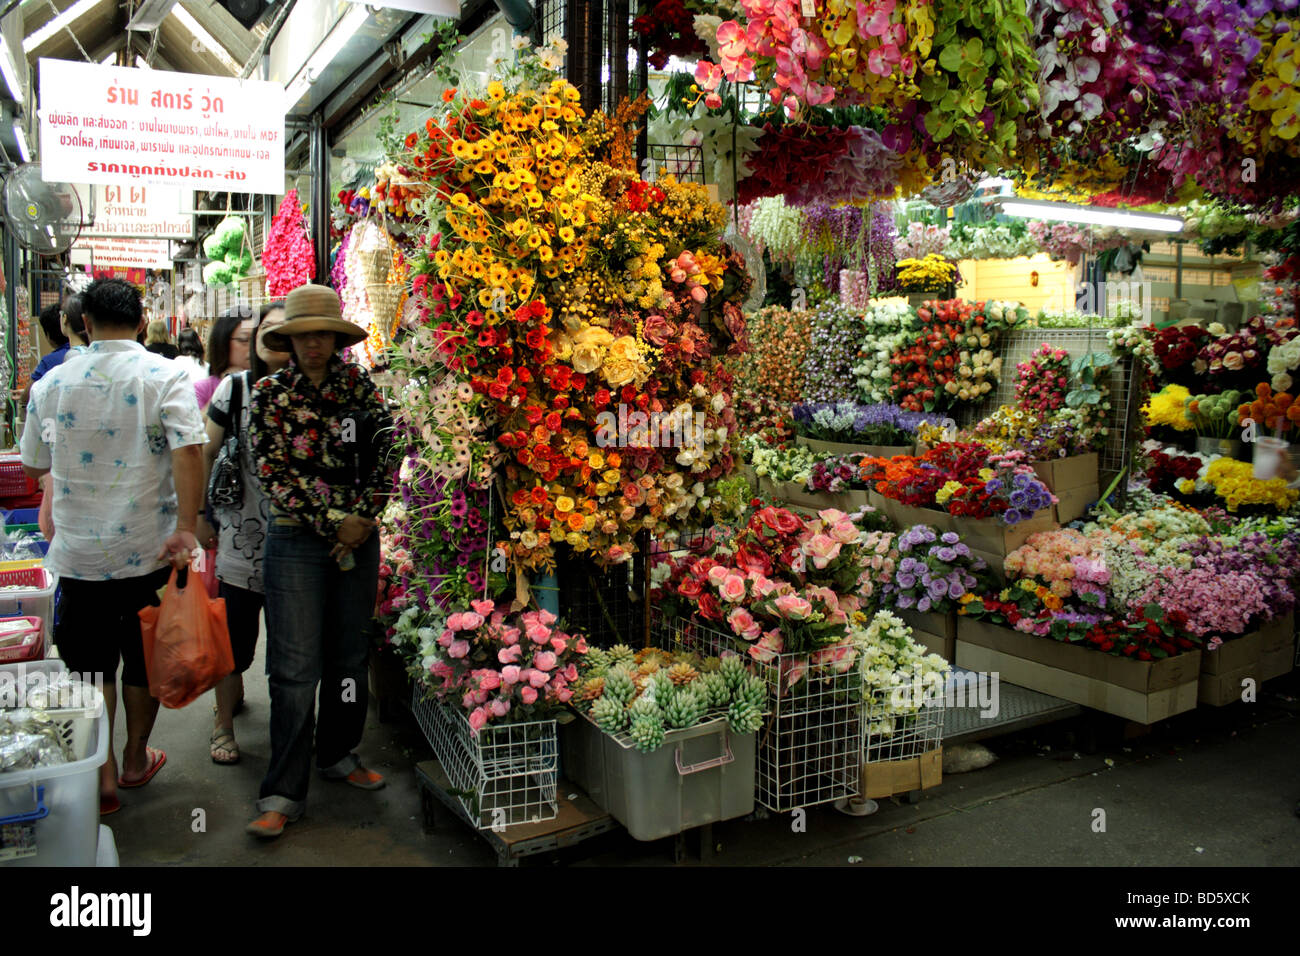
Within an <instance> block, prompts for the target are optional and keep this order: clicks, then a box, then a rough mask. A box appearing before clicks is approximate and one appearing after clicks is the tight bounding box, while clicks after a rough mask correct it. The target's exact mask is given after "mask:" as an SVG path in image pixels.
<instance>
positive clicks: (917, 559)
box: [885, 524, 987, 614]
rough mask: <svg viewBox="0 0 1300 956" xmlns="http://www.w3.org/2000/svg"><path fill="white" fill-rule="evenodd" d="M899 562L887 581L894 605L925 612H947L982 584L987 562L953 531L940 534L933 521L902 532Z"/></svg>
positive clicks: (886, 585)
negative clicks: (981, 573) (932, 525)
mask: <svg viewBox="0 0 1300 956" xmlns="http://www.w3.org/2000/svg"><path fill="white" fill-rule="evenodd" d="M897 543H898V563H897V565H896V566H895V568H894V573H893V575H892V576H891V577H890V578H888V579H887V580H886V581H885V593H886V594H887V595H893V598H894V605H895V606H896V607H898V608H902V609H903V610H912V609H915V610H917V611H920V612H922V613H925V612H927V611H933V612H935V613H940V614H942V613H946V612H947V611H949V610H951V609H952V608H953V607H955V606H956V604H957V602H958V601H960V600H961V598H962V595H964V594H968V593H971V592H973V591H975V590H976V589H977V588H978V587H979V586H980V575H979V572H982V571H984V570H985V568H986V567H987V565H986V564H985V563H984V559H983V558H978V557H975V556H974V555H973V554H971V550H970V548H968V547H967V546H966V545H965V544H963V543H962V541H961V538H960V537H959V536H958V535H957V534H956V533H955V532H952V531H948V532H945V533H944V534H943V535H940V534H939V533H938V532H937V531H936V530H935V529H934V528H931V527H930V526H929V525H923V524H918V525H913V526H912V527H911V528H908V529H907V530H906V531H904V532H903V533H902V534H901V535H899V536H898V542H897Z"/></svg>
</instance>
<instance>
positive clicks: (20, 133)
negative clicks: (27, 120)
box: [14, 120, 32, 163]
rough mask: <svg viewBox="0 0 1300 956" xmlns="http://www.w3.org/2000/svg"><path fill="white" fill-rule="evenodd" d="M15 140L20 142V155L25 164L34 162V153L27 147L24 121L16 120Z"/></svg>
mask: <svg viewBox="0 0 1300 956" xmlns="http://www.w3.org/2000/svg"><path fill="white" fill-rule="evenodd" d="M14 139H16V140H18V154H19V155H20V156H22V158H23V162H24V163H30V162H31V161H32V151H31V149H30V148H29V147H28V145H27V132H26V131H25V130H24V129H23V121H22V120H14Z"/></svg>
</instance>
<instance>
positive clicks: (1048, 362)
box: [1016, 342, 1070, 418]
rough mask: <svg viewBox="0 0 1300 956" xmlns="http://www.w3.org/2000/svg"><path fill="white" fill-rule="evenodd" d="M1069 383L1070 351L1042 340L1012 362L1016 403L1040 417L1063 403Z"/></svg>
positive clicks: (1048, 413)
mask: <svg viewBox="0 0 1300 956" xmlns="http://www.w3.org/2000/svg"><path fill="white" fill-rule="evenodd" d="M1069 384H1070V353H1069V352H1067V351H1066V350H1065V349H1063V348H1057V347H1055V346H1052V345H1049V344H1047V343H1046V342H1044V343H1043V344H1042V345H1040V346H1039V347H1038V349H1037V350H1036V351H1035V352H1034V354H1033V355H1031V356H1030V357H1029V360H1028V361H1025V362H1021V363H1020V364H1019V365H1017V366H1016V404H1017V405H1019V406H1020V407H1021V408H1022V409H1024V410H1025V411H1026V412H1030V413H1032V414H1034V415H1037V416H1038V417H1039V418H1044V417H1046V416H1048V415H1050V414H1051V413H1052V412H1054V411H1056V410H1057V409H1058V408H1061V407H1062V406H1064V405H1065V396H1066V393H1067V391H1068V388H1069Z"/></svg>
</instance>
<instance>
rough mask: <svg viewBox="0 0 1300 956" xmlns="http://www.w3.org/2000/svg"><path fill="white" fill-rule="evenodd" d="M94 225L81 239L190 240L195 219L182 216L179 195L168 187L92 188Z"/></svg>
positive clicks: (86, 230)
mask: <svg viewBox="0 0 1300 956" xmlns="http://www.w3.org/2000/svg"><path fill="white" fill-rule="evenodd" d="M94 190H95V221H94V222H93V223H91V224H90V225H89V226H87V227H86V228H85V229H84V230H82V233H81V234H82V235H83V236H143V237H148V238H150V239H193V238H194V217H193V216H186V215H183V214H182V213H181V191H180V190H179V189H175V188H173V187H170V186H95V187H94Z"/></svg>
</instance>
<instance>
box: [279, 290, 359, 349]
mask: <svg viewBox="0 0 1300 956" xmlns="http://www.w3.org/2000/svg"><path fill="white" fill-rule="evenodd" d="M303 332H334V333H337V335H338V337H339V348H343V347H344V346H346V345H356V344H357V343H358V342H364V341H365V339H366V330H365V329H363V328H362V327H361V326H359V325H357V324H356V323H355V322H349V321H347V320H346V319H344V318H343V311H342V310H341V309H340V308H339V296H338V293H337V292H335V291H334V290H333V289H331V288H329V287H328V286H323V285H314V284H311V283H308V284H307V285H301V286H299V287H298V288H296V289H294V290H293V291H292V292H290V293H289V296H288V298H287V299H285V303H284V324H283V325H281V326H280V327H279V328H277V329H276V330H275V331H274V332H270V331H268V332H267V333H265V334H264V335H263V336H262V342H263V343H265V345H266V347H267V348H269V349H273V350H275V351H277V352H292V351H293V343H292V342H290V341H289V340H290V339H291V338H292V337H293V336H295V335H301V334H302V333H303Z"/></svg>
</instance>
